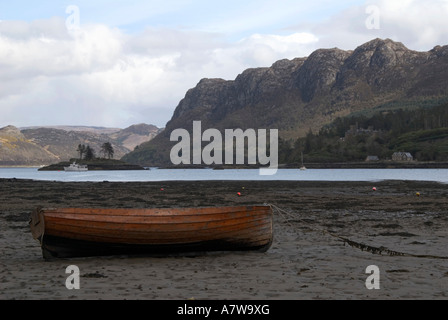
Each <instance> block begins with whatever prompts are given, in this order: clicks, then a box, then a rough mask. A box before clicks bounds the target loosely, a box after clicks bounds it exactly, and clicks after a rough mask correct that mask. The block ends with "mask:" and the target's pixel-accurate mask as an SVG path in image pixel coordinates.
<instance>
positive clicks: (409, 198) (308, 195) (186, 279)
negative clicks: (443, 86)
mask: <svg viewBox="0 0 448 320" xmlns="http://www.w3.org/2000/svg"><path fill="white" fill-rule="evenodd" d="M373 187H376V188H377V190H376V191H373V190H372V188H373ZM162 188H163V190H162ZM238 192H240V193H241V196H238V195H237V193H238ZM417 193H420V196H417ZM265 203H268V204H272V205H275V208H280V209H281V211H280V210H277V209H274V214H275V216H274V222H275V223H274V232H275V234H274V243H273V245H272V247H271V249H270V250H269V251H267V252H266V253H259V252H231V253H228V252H217V253H208V254H204V255H199V256H180V257H166V258H164V257H157V258H155V257H126V256H117V257H102V258H95V257H94V258H77V259H65V260H56V261H45V260H44V259H43V258H42V253H41V250H40V247H39V243H38V242H37V241H35V240H34V239H33V238H32V236H31V232H30V228H29V225H28V221H29V214H30V212H31V211H32V210H33V209H35V208H36V207H37V206H43V207H51V208H52V207H104V208H156V207H160V208H167V207H196V206H201V207H204V206H205V207H206V206H221V205H225V206H227V205H246V204H247V205H259V204H265ZM447 208H448V186H447V185H444V184H438V183H431V182H410V181H407V182H405V181H384V182H375V183H369V182H287V181H281V182H277V181H266V182H261V181H257V182H248V181H244V182H224V181H207V182H204V181H201V182H142V183H112V182H99V183H88V182H82V183H72V182H70V183H62V182H40V181H31V180H16V179H0V299H2V300H11V299H21V300H35V299H49V300H50V299H51V300H54V299H56V300H58V299H76V300H78V299H79V300H84V299H95V300H96V299H114V300H123V299H128V300H135V299H139V300H154V299H160V300H172V299H180V300H187V299H196V300H209V299H216V300H223V299H226V300H233V299H238V300H314V299H329V300H335V299H341V300H346V299H356V300H358V299H363V300H364V299H365V300H368V299H425V300H426V299H431V300H434V299H436V300H446V299H447V298H448V260H447V259H441V258H443V257H447V256H448V249H447V248H448V211H447ZM332 235H336V236H338V237H340V238H338V237H335V236H332ZM341 238H344V239H350V240H351V241H353V242H356V243H359V244H365V245H368V246H371V247H375V248H380V247H384V248H387V249H389V250H391V251H395V252H399V253H406V254H407V255H405V256H390V255H387V254H384V252H383V254H382V255H379V254H372V253H371V252H369V251H366V250H364V251H363V250H361V249H360V248H359V247H353V246H350V245H349V243H347V242H346V243H344V241H342V240H341ZM363 248H364V249H365V247H363ZM384 248H383V249H384ZM70 265H76V266H78V267H79V269H80V274H81V278H80V289H79V290H68V289H67V288H66V286H65V281H66V279H67V277H68V276H69V275H68V274H66V273H65V271H66V268H67V267H68V266H70ZM371 265H375V266H377V267H378V268H379V271H380V278H379V279H380V289H379V290H368V289H367V288H366V280H367V278H368V277H369V276H370V274H367V273H366V269H367V267H369V266H371Z"/></svg>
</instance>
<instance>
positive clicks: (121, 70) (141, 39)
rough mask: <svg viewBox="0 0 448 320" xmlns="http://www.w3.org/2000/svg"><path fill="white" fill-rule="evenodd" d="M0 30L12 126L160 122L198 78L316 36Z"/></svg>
mask: <svg viewBox="0 0 448 320" xmlns="http://www.w3.org/2000/svg"><path fill="white" fill-rule="evenodd" d="M61 30H64V32H62V31H61ZM1 31H2V32H1V35H0V48H1V49H0V61H1V63H0V109H1V110H2V119H1V120H2V124H0V125H6V124H15V125H18V126H25V125H44V124H47V125H50V124H83V125H102V126H120V127H124V126H127V125H130V124H133V123H136V122H148V123H154V124H156V125H159V126H164V125H165V124H166V122H167V121H168V120H169V119H170V118H171V116H172V113H173V111H174V108H175V107H176V106H177V104H178V102H179V101H180V100H181V99H182V98H183V97H184V95H185V93H186V91H187V90H188V89H190V88H192V87H194V86H195V85H196V84H197V83H198V82H199V81H200V80H201V79H202V78H204V77H209V78H214V77H221V78H226V79H234V78H235V77H236V76H237V75H238V74H239V73H241V72H242V71H243V70H245V69H246V68H248V67H260V66H270V65H271V64H272V63H274V62H275V61H276V60H279V59H283V58H294V57H295V56H297V55H303V54H306V53H307V51H308V50H309V46H310V45H312V44H313V43H314V42H316V41H317V39H316V38H315V37H313V36H312V35H310V34H305V33H300V34H299V33H298V34H292V35H287V36H278V35H261V34H256V35H253V36H251V37H248V38H246V39H242V40H241V41H239V42H237V43H230V42H227V41H226V40H225V39H224V37H223V36H222V35H220V34H216V33H207V32H201V31H193V30H187V31H182V30H176V29H167V28H147V29H145V30H144V31H143V32H141V33H138V34H131V35H130V34H125V33H123V32H121V31H120V30H118V29H114V28H109V27H107V26H105V25H101V24H90V25H83V26H82V28H81V29H80V30H78V31H76V32H68V31H67V30H66V27H65V21H64V20H62V19H51V20H48V21H47V20H42V21H36V22H32V23H28V24H27V23H23V22H9V21H7V22H2V23H1ZM143 116H144V117H145V118H142V117H143Z"/></svg>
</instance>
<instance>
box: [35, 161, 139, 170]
mask: <svg viewBox="0 0 448 320" xmlns="http://www.w3.org/2000/svg"><path fill="white" fill-rule="evenodd" d="M72 163H76V164H79V165H85V166H87V168H88V170H89V171H98V170H147V169H145V168H143V167H141V166H139V165H134V164H129V163H126V162H124V161H121V160H114V159H92V160H79V159H71V160H70V161H63V162H59V163H56V164H51V165H49V166H45V167H42V168H40V169H39V171H64V167H68V166H70V164H72Z"/></svg>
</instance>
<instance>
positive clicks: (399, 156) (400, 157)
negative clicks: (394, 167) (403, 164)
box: [392, 152, 414, 161]
mask: <svg viewBox="0 0 448 320" xmlns="http://www.w3.org/2000/svg"><path fill="white" fill-rule="evenodd" d="M392 160H393V161H414V157H413V156H412V154H410V153H409V152H395V153H394V154H393V155H392Z"/></svg>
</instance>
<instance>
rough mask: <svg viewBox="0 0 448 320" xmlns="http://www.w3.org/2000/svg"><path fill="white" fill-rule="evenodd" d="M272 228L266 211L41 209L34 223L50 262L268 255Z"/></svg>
mask: <svg viewBox="0 0 448 320" xmlns="http://www.w3.org/2000/svg"><path fill="white" fill-rule="evenodd" d="M272 224H273V222H272V210H271V208H270V207H267V206H249V207H217V208H184V209H80V208H66V209H37V210H35V211H34V212H33V213H32V215H31V221H30V226H31V231H32V234H33V237H34V238H35V239H37V240H39V241H40V243H41V247H42V252H43V256H44V258H45V259H51V258H71V257H89V256H105V255H106V256H109V255H142V254H144V255H171V254H187V253H198V252H206V251H247V250H259V251H266V250H268V249H269V247H270V246H271V244H272V239H273V226H272Z"/></svg>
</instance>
